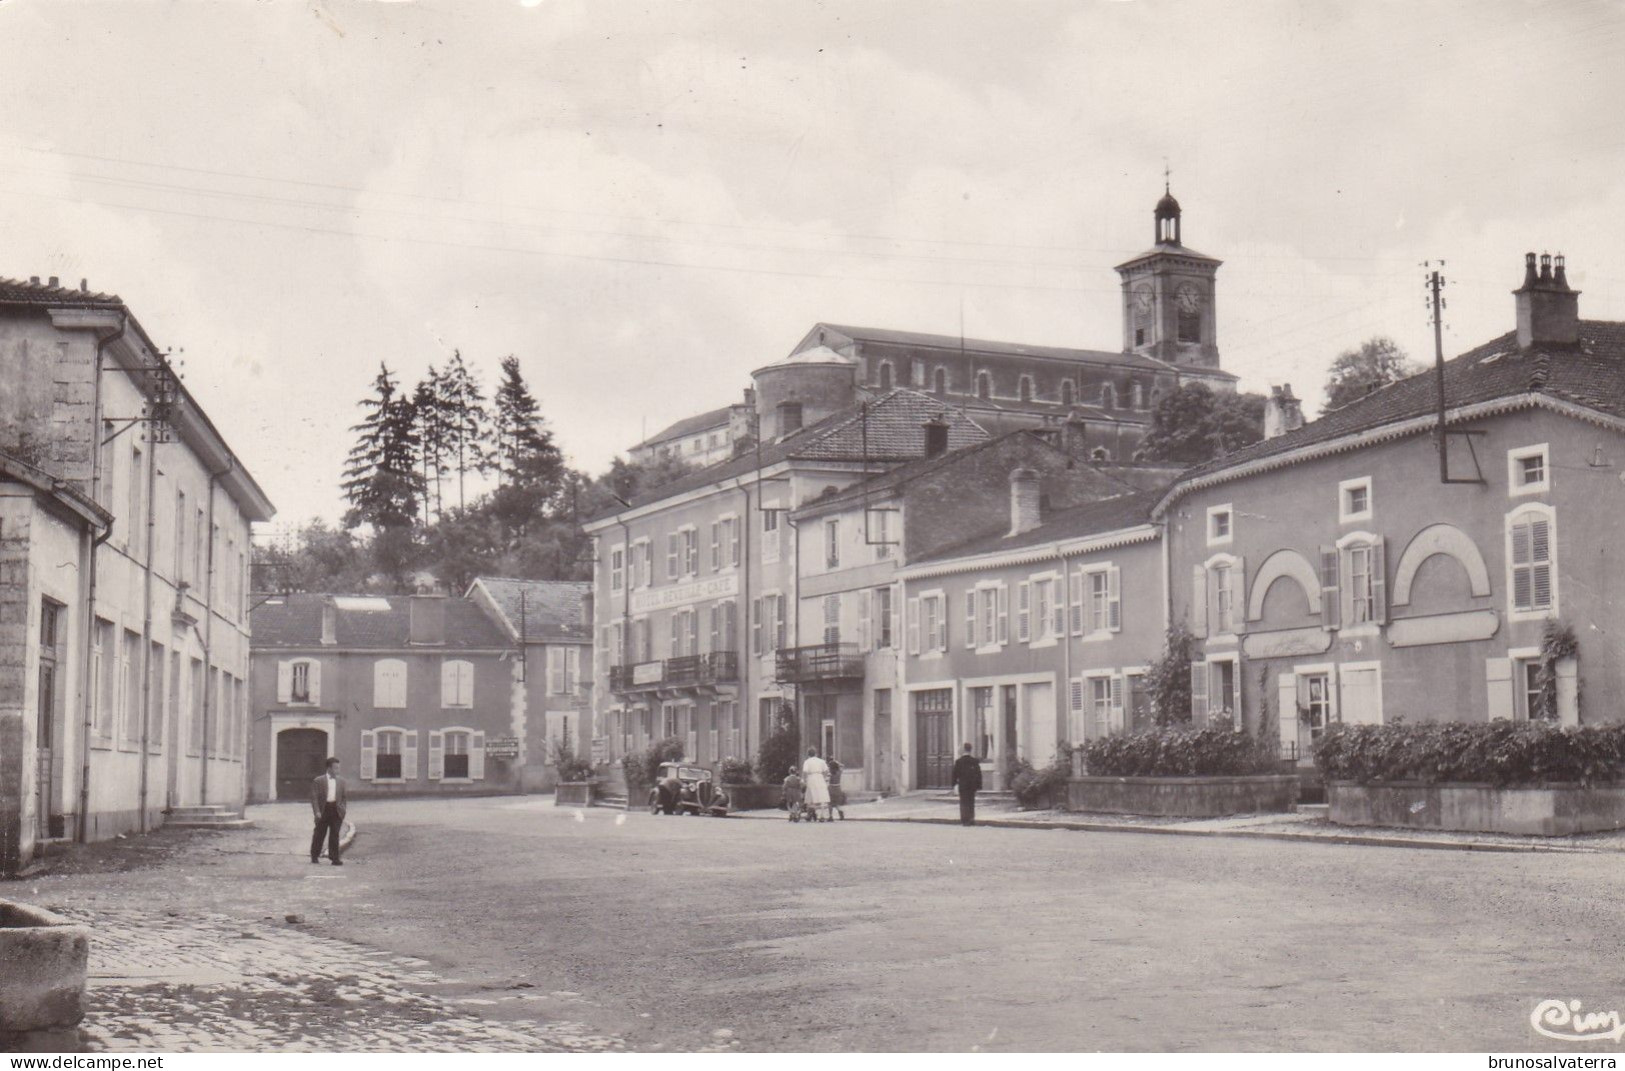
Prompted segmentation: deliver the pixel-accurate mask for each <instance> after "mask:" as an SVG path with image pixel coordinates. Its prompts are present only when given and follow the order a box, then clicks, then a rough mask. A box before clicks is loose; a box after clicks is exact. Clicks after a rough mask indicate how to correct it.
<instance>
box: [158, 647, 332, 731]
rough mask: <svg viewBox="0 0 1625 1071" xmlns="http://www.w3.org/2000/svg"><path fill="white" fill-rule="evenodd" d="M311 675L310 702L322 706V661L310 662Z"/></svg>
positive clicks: (313, 659) (317, 659) (312, 660)
mask: <svg viewBox="0 0 1625 1071" xmlns="http://www.w3.org/2000/svg"><path fill="white" fill-rule="evenodd" d="M309 673H310V677H309V681H310V701H311V702H312V703H313V704H316V705H320V704H321V701H322V662H321V659H319V658H312V659H311V660H310V670H309ZM158 720H159V721H160V722H161V721H162V720H163V719H161V718H160V719H158Z"/></svg>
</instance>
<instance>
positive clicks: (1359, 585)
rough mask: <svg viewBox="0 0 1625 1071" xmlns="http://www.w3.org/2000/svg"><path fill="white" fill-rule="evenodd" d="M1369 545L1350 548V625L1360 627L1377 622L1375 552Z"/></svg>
mask: <svg viewBox="0 0 1625 1071" xmlns="http://www.w3.org/2000/svg"><path fill="white" fill-rule="evenodd" d="M1375 550H1376V548H1375V547H1373V546H1371V545H1369V544H1364V545H1359V544H1357V545H1355V546H1351V547H1349V548H1348V551H1347V554H1348V576H1349V624H1351V625H1358V624H1361V623H1363V622H1366V621H1375V620H1377V605H1376V588H1375V583H1374V579H1373V577H1374V572H1375V571H1374V568H1373V567H1374V566H1375V564H1376V563H1375V560H1374V552H1375Z"/></svg>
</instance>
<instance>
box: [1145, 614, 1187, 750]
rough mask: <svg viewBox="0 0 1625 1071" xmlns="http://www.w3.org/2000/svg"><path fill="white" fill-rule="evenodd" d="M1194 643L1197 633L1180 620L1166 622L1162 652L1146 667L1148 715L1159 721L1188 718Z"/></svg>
mask: <svg viewBox="0 0 1625 1071" xmlns="http://www.w3.org/2000/svg"><path fill="white" fill-rule="evenodd" d="M1195 644H1196V637H1195V636H1193V635H1191V630H1190V629H1188V628H1186V627H1185V626H1184V625H1183V624H1178V625H1171V626H1169V628H1168V633H1167V635H1166V636H1164V637H1163V644H1162V656H1161V657H1160V658H1158V659H1157V660H1156V661H1155V662H1153V663H1151V666H1150V668H1149V669H1148V670H1147V671H1146V675H1145V684H1146V689H1147V691H1148V693H1149V695H1150V697H1151V717H1152V720H1153V721H1155V722H1156V723H1157V724H1158V725H1178V724H1180V723H1182V722H1188V721H1190V720H1191V649H1192V648H1193V647H1194V646H1195Z"/></svg>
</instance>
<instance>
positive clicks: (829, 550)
mask: <svg viewBox="0 0 1625 1071" xmlns="http://www.w3.org/2000/svg"><path fill="white" fill-rule="evenodd" d="M840 564H841V519H840V518H839V517H831V518H830V519H829V520H827V521H825V522H824V567H825V568H827V569H837V568H839V567H840Z"/></svg>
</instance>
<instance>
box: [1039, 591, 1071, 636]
mask: <svg viewBox="0 0 1625 1071" xmlns="http://www.w3.org/2000/svg"><path fill="white" fill-rule="evenodd" d="M1044 583H1045V584H1046V585H1048V588H1049V606H1050V635H1052V636H1054V637H1055V638H1056V639H1058V640H1060V639H1065V638H1066V603H1065V602H1063V601H1062V600H1063V599H1064V598H1065V597H1066V580H1065V579H1064V578H1061V577H1057V578H1056V579H1054V580H1046V581H1044Z"/></svg>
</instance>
